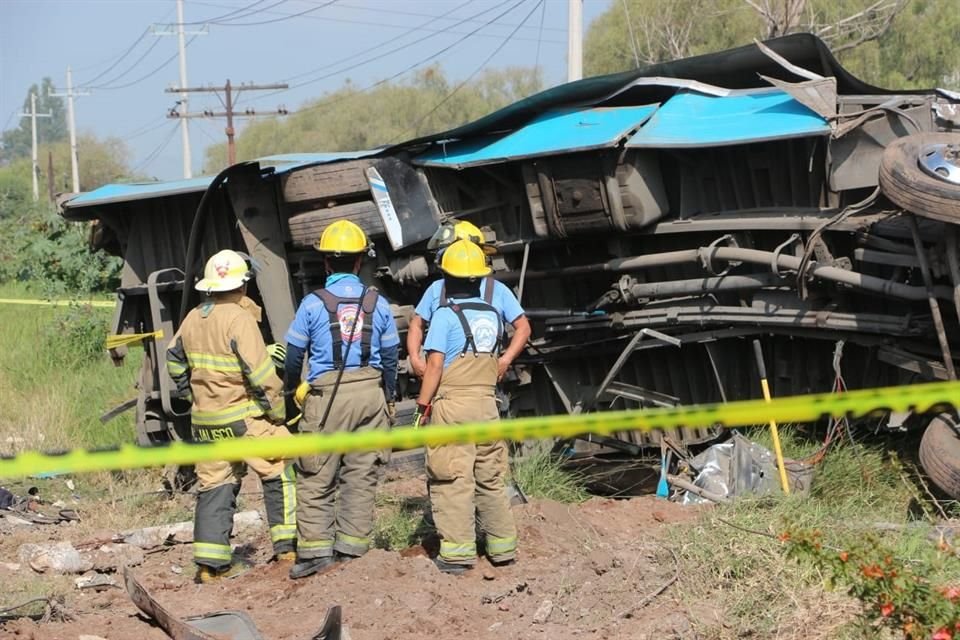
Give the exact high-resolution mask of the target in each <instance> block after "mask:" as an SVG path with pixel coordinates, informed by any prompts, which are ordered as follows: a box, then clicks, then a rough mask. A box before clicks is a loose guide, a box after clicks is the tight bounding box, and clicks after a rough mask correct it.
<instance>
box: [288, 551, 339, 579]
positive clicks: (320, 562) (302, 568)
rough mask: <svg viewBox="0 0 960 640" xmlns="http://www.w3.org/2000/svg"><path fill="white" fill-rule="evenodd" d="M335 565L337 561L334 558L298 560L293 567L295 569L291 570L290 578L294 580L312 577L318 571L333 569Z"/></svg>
mask: <svg viewBox="0 0 960 640" xmlns="http://www.w3.org/2000/svg"><path fill="white" fill-rule="evenodd" d="M335 564H337V560H336V558H334V557H333V556H323V557H321V558H310V559H309V560H300V559H298V560H297V562H296V564H294V565H293V568H292V569H290V577H291V578H292V579H293V580H297V579H299V578H306V577H307V576H312V575H313V574H315V573H316V572H317V571H320V570H322V569H326V568H328V567H332V566H333V565H335Z"/></svg>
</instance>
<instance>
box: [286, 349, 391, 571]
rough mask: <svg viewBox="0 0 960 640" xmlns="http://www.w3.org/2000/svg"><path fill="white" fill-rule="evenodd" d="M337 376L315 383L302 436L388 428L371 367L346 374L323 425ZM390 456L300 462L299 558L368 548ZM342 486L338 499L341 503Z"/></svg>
mask: <svg viewBox="0 0 960 640" xmlns="http://www.w3.org/2000/svg"><path fill="white" fill-rule="evenodd" d="M336 379H337V372H336V371H330V372H328V373H325V374H323V375H322V376H320V377H319V378H318V379H317V380H314V381H313V382H312V383H311V390H310V394H309V395H308V396H307V399H306V401H305V403H304V407H303V419H302V420H301V422H300V431H301V432H304V433H318V432H322V433H336V432H338V431H369V430H372V429H389V428H390V420H389V418H388V417H387V403H386V399H385V398H384V396H383V388H382V385H381V373H380V371H378V370H376V369H374V368H373V367H364V368H361V369H354V370H350V371H344V373H343V379H342V380H341V381H340V388H339V389H338V390H337V395H336V397H335V398H333V406H332V407H331V408H330V413H329V415H328V417H327V423H326V425H325V426H324V427H323V428H322V429H321V427H320V421H321V420H322V419H323V414H324V412H325V411H326V408H327V404H328V403H329V402H330V398H331V395H332V392H333V386H334V383H335V381H336ZM389 456H390V452H389V451H363V452H357V453H346V454H339V453H328V454H321V455H315V456H306V457H302V458H298V459H297V556H298V557H299V558H300V559H303V560H307V559H311V558H320V557H323V556H331V555H333V552H334V551H337V552H338V553H342V554H346V555H351V556H359V555H363V554H364V553H366V551H367V549H368V548H369V547H370V534H371V533H372V532H373V520H374V498H375V496H376V490H377V465H378V464H385V463H386V462H387V461H388V460H389ZM338 484H339V489H340V497H339V501H338V500H337V487H338Z"/></svg>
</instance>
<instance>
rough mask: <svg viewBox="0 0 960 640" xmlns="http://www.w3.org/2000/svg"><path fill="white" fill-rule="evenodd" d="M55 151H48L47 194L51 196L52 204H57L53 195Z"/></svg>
mask: <svg viewBox="0 0 960 640" xmlns="http://www.w3.org/2000/svg"><path fill="white" fill-rule="evenodd" d="M53 182H54V179H53V151H47V192H48V193H47V194H48V195H49V196H50V202H55V201H56V197H55V196H54V195H53Z"/></svg>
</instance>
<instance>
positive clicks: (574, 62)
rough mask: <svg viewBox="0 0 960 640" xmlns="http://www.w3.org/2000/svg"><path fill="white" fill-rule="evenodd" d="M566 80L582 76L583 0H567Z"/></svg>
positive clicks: (570, 80) (577, 78)
mask: <svg viewBox="0 0 960 640" xmlns="http://www.w3.org/2000/svg"><path fill="white" fill-rule="evenodd" d="M567 9H568V11H567V82H573V81H574V80H580V79H581V78H583V0H567Z"/></svg>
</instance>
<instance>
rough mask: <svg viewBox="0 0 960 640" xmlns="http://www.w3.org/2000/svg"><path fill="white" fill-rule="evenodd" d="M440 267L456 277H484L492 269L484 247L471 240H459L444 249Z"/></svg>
mask: <svg viewBox="0 0 960 640" xmlns="http://www.w3.org/2000/svg"><path fill="white" fill-rule="evenodd" d="M440 269H441V270H442V271H443V272H444V273H445V274H447V275H448V276H453V277H454V278H482V277H483V276H488V275H490V271H491V270H490V267H488V266H487V257H486V255H485V254H484V253H483V249H481V248H480V246H479V245H477V244H475V243H473V242H470V241H469V240H457V241H456V242H454V243H453V244H451V245H450V246H449V247H447V248H446V249H444V251H443V257H442V258H441V259H440Z"/></svg>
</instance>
